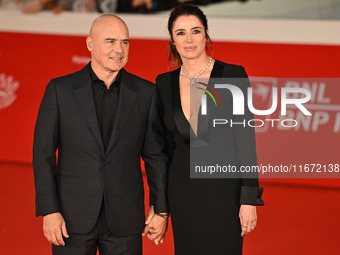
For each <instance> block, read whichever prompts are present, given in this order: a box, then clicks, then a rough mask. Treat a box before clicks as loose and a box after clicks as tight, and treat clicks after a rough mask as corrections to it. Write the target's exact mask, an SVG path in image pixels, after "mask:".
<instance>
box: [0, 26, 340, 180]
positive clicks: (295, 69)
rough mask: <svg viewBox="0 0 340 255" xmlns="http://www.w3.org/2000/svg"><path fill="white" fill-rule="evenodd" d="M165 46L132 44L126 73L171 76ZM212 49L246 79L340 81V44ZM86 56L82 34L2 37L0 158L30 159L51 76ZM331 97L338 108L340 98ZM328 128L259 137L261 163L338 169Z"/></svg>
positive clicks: (81, 62) (334, 141) (216, 45)
mask: <svg viewBox="0 0 340 255" xmlns="http://www.w3.org/2000/svg"><path fill="white" fill-rule="evenodd" d="M166 44H167V41H165V40H144V39H143V40H142V39H131V44H130V58H129V61H128V64H127V66H126V69H127V70H128V71H130V72H132V73H135V74H137V75H139V76H141V77H143V78H146V79H148V80H150V81H154V79H155V77H156V75H157V74H159V73H162V72H166V71H168V66H167V57H166V55H167V54H166ZM213 46H214V52H215V54H214V58H216V59H219V60H222V61H225V62H228V63H234V64H241V65H243V66H244V67H245V68H246V71H247V72H248V75H249V76H260V77H291V78H298V77H305V78H307V77H333V78H335V77H340V71H339V64H338V63H339V59H340V46H326V45H288V44H268V43H238V42H214V45H213ZM89 57H90V55H89V52H88V51H87V48H86V45H85V37H83V36H61V35H42V34H25V33H5V32H0V75H1V76H0V161H16V162H25V163H29V162H31V158H32V140H33V129H34V123H35V119H36V115H37V111H38V107H39V104H40V101H41V98H42V95H43V93H44V89H45V86H46V85H47V83H48V82H49V80H50V79H51V78H53V77H57V76H61V75H65V74H67V73H70V72H74V71H77V70H79V69H81V68H82V67H83V66H84V65H85V64H86V62H87V60H88V58H89ZM337 93H338V94H340V88H339V89H338V90H337V91H335V90H334V88H333V91H332V94H331V96H333V97H334V96H336V94H337ZM15 96H16V98H15ZM14 99H15V100H14ZM332 100H333V101H334V103H336V102H335V101H337V103H338V104H340V101H339V96H338V97H337V98H335V97H334V98H332ZM11 101H13V102H11ZM6 104H9V105H8V106H6ZM338 112H339V111H338ZM338 112H334V111H333V112H332V114H333V115H334V114H336V113H338ZM333 115H332V116H331V117H332V118H334V116H333ZM327 125H328V126H329V128H328V129H327V128H320V129H319V130H318V131H317V132H314V131H311V130H309V131H305V130H299V131H296V130H289V131H280V130H277V129H271V130H270V132H267V133H257V137H256V138H257V149H258V155H259V161H260V163H261V162H263V163H273V164H281V163H294V162H300V163H338V164H339V163H340V161H339V160H338V153H339V152H340V149H339V148H340V146H339V145H338V142H337V141H339V132H333V130H332V127H331V125H333V124H332V123H331V120H330V121H329V123H328V124H327ZM327 125H325V126H327ZM312 160H314V161H312ZM336 160H338V162H336ZM327 183H328V184H329V183H334V184H338V183H339V182H338V181H337V180H333V181H331V180H328V181H327Z"/></svg>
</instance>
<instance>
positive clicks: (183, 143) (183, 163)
mask: <svg viewBox="0 0 340 255" xmlns="http://www.w3.org/2000/svg"><path fill="white" fill-rule="evenodd" d="M179 75H180V69H176V70H174V71H172V72H168V73H164V74H161V75H158V76H157V79H156V84H157V89H158V93H159V98H160V104H161V109H162V113H163V122H164V125H165V127H166V131H167V148H168V154H169V157H170V162H169V173H168V177H169V179H168V180H169V181H168V198H169V208H170V213H171V221H172V226H173V234H174V243H175V254H176V255H191V254H192V255H239V254H242V243H243V238H242V237H241V236H240V234H241V225H240V220H239V209H240V204H251V205H263V201H262V199H261V195H262V188H259V186H258V180H257V178H252V179H246V178H227V179H225V178H224V179H191V178H190V171H189V168H190V150H194V149H195V148H191V149H190V147H191V146H190V133H191V132H193V131H192V130H191V128H190V124H189V123H188V121H187V119H186V118H185V116H184V114H183V111H182V108H181V100H180V94H179ZM219 77H227V78H238V77H240V78H247V75H246V72H245V71H244V69H243V67H241V66H236V65H230V64H226V63H223V62H220V61H217V60H216V61H215V63H214V67H213V70H212V73H211V78H219ZM244 80H245V79H244ZM246 80H247V79H246ZM241 89H242V90H244V88H241ZM245 89H246V88H245ZM223 103H225V102H223ZM227 104H228V103H227ZM230 106H231V105H230ZM230 117H231V118H233V117H232V113H230ZM199 133H200V130H198V135H199ZM209 139H210V140H214V139H215V140H216V139H217V140H216V141H222V143H221V142H218V143H219V144H218V146H220V147H221V151H222V152H223V154H222V155H226V156H225V158H226V160H227V161H229V162H231V163H234V164H238V165H242V164H248V165H249V164H254V165H256V164H257V162H256V147H255V134H254V130H253V129H252V128H243V129H241V128H237V127H235V128H229V129H227V130H226V132H225V134H224V137H210V138H209ZM244 141H245V142H244ZM208 147H209V146H208ZM208 147H203V148H199V149H200V150H203V154H204V153H205V152H204V150H205V149H207V148H208ZM206 156H207V157H206V158H207V161H209V152H208V151H207V154H206ZM235 162H237V163H235Z"/></svg>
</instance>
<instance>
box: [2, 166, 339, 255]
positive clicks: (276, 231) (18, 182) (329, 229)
mask: <svg viewBox="0 0 340 255" xmlns="http://www.w3.org/2000/svg"><path fill="white" fill-rule="evenodd" d="M307 182H308V181H307ZM333 182H334V181H333ZM323 183H327V182H326V181H323ZM261 186H263V187H264V188H265V192H264V195H263V199H264V200H265V202H266V206H265V207H260V208H258V226H257V228H256V231H254V233H252V234H251V235H249V236H247V237H246V238H245V245H244V254H245V255H257V254H259V255H287V254H293V255H295V254H297V255H300V254H308V255H314V254H315V255H319V254H332V255H334V254H340V250H339V247H338V245H337V243H338V241H339V239H340V232H339V227H340V217H339V216H338V215H339V211H340V203H339V200H340V199H339V198H340V188H337V187H336V186H333V187H332V186H329V187H327V186H322V187H316V186H312V185H311V186H308V185H304V186H299V185H297V184H296V185H283V184H280V183H272V184H271V183H269V182H268V181H267V182H266V181H262V185H261ZM146 197H148V196H147V195H146ZM218 216H220V217H223V216H222V215H211V217H218ZM202 220H204V219H202ZM172 242H173V239H172V233H171V228H170V229H169V231H168V233H167V237H166V242H165V244H163V245H160V246H158V247H157V246H155V245H154V244H152V243H151V242H149V241H148V240H146V239H145V240H144V254H145V255H156V254H157V255H158V254H162V255H163V254H164V255H170V254H173V243H172ZM0 248H1V250H0V254H1V255H40V254H41V255H45V254H51V249H50V244H49V243H48V242H47V241H46V240H45V238H44V236H43V233H42V219H41V218H38V219H37V218H35V216H34V184H33V171H32V167H31V166H28V165H19V164H5V163H2V164H0ZM188 255H191V254H188Z"/></svg>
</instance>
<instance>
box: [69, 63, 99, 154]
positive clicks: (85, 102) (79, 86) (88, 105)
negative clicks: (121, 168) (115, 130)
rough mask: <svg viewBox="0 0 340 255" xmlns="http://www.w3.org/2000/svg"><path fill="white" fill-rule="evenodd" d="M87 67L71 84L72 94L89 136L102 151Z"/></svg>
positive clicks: (87, 66)
mask: <svg viewBox="0 0 340 255" xmlns="http://www.w3.org/2000/svg"><path fill="white" fill-rule="evenodd" d="M89 65H90V63H89V64H87V65H86V66H85V67H84V68H83V69H82V70H81V71H80V72H79V77H78V78H76V79H75V82H74V84H73V94H74V96H75V98H76V101H77V103H78V105H79V108H80V111H81V113H82V115H83V117H84V119H85V120H86V123H87V125H88V127H89V129H90V132H91V134H92V135H93V136H94V138H95V139H96V141H97V142H98V144H99V146H100V147H101V149H102V150H103V151H104V145H103V140H102V137H101V134H100V130H99V126H98V119H97V114H96V108H95V104H94V99H93V90H92V82H91V77H90V69H89Z"/></svg>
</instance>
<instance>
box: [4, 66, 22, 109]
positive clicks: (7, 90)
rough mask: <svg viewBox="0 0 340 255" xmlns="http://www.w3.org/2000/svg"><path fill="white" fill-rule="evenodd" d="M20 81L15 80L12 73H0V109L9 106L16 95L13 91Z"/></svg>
mask: <svg viewBox="0 0 340 255" xmlns="http://www.w3.org/2000/svg"><path fill="white" fill-rule="evenodd" d="M19 85H20V83H19V82H18V81H15V80H14V78H13V76H12V75H6V74H4V73H0V110H1V109H3V108H6V107H8V106H10V105H11V104H12V103H13V102H14V101H15V99H16V98H17V95H16V94H15V93H14V92H15V91H16V90H17V89H18V88H19Z"/></svg>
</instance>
